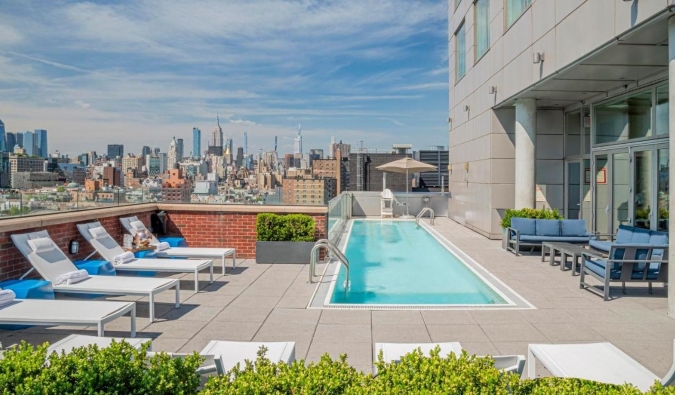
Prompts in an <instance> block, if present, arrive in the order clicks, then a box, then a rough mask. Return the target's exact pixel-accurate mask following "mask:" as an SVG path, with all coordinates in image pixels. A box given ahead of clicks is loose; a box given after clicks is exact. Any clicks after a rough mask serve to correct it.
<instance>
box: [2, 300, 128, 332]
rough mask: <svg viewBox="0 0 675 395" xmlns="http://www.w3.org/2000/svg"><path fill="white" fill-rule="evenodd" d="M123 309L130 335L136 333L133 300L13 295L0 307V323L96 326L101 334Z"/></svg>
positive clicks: (119, 315)
mask: <svg viewBox="0 0 675 395" xmlns="http://www.w3.org/2000/svg"><path fill="white" fill-rule="evenodd" d="M126 313H129V314H130V315H131V329H130V332H131V337H136V304H135V303H134V302H107V301H105V302H104V301H95V300H94V301H84V300H83V301H79V300H47V299H16V300H15V301H14V302H13V303H10V304H8V305H5V306H3V307H0V324H5V325H69V326H96V327H97V328H98V335H99V336H103V335H104V333H105V332H104V325H105V324H106V323H108V322H110V321H113V320H115V319H117V318H119V317H121V316H123V315H125V314H126Z"/></svg>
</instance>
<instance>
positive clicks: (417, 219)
mask: <svg viewBox="0 0 675 395" xmlns="http://www.w3.org/2000/svg"><path fill="white" fill-rule="evenodd" d="M427 212H428V213H429V223H430V224H431V225H433V224H434V219H435V218H436V214H435V213H434V210H433V209H432V208H431V207H425V208H423V209H422V211H420V213H419V214H417V217H415V223H416V224H417V226H419V225H420V219H422V216H423V215H424V214H426V213H427Z"/></svg>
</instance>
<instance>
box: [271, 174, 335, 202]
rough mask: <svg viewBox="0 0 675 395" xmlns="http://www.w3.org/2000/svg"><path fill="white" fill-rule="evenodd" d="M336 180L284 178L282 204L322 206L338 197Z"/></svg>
mask: <svg viewBox="0 0 675 395" xmlns="http://www.w3.org/2000/svg"><path fill="white" fill-rule="evenodd" d="M336 192H337V181H336V180H335V179H334V178H322V179H318V178H284V180H283V186H282V188H281V202H282V204H286V205H300V206H320V205H325V204H328V202H329V201H330V200H331V199H332V198H334V197H335V196H336V194H337V193H336Z"/></svg>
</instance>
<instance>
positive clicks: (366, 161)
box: [347, 151, 413, 192]
mask: <svg viewBox="0 0 675 395" xmlns="http://www.w3.org/2000/svg"><path fill="white" fill-rule="evenodd" d="M410 156H411V155H408V154H394V153H375V152H367V151H366V152H362V153H356V154H354V153H352V154H350V155H349V181H348V182H349V184H348V185H349V188H348V189H347V190H348V191H382V187H383V186H384V178H385V177H386V187H387V189H391V190H392V191H394V192H405V190H406V176H405V173H386V174H387V175H386V176H385V175H384V174H385V172H383V171H381V170H377V167H378V166H382V165H384V164H386V163H389V162H393V161H395V160H399V159H403V158H409V157H410ZM359 161H360V162H361V164H360V165H359ZM359 173H360V174H359ZM412 176H413V174H409V177H410V178H412ZM407 187H408V189H410V188H411V183H410V182H408V186H407Z"/></svg>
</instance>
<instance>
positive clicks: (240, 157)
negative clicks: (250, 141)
mask: <svg viewBox="0 0 675 395" xmlns="http://www.w3.org/2000/svg"><path fill="white" fill-rule="evenodd" d="M235 163H236V165H237V167H242V166H243V165H244V147H239V148H237V161H236V162H235Z"/></svg>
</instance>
